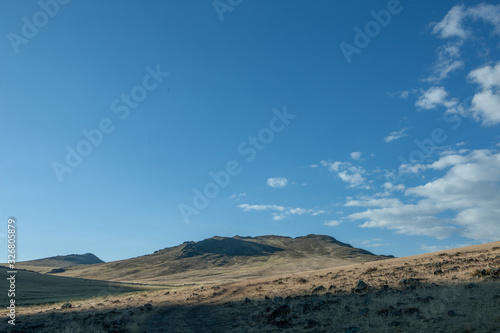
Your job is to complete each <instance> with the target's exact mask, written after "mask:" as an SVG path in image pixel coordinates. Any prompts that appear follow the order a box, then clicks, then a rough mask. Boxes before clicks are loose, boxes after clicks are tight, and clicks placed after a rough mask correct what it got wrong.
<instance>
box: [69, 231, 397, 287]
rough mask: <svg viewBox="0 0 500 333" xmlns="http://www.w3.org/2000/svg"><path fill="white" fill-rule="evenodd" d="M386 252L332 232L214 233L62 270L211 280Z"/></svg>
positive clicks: (132, 278) (127, 278) (95, 275)
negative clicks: (346, 240) (354, 243)
mask: <svg viewBox="0 0 500 333" xmlns="http://www.w3.org/2000/svg"><path fill="white" fill-rule="evenodd" d="M386 258H388V256H377V255H374V254H373V253H370V252H368V251H365V250H362V249H358V248H354V247H352V246H351V245H349V244H345V243H342V242H339V241H337V240H336V239H335V238H333V237H330V236H321V235H308V236H304V237H296V238H291V237H283V236H259V237H240V236H235V237H231V238H228V237H218V236H215V237H212V238H209V239H205V240H202V241H199V242H185V243H183V244H181V245H178V246H175V247H170V248H165V249H163V250H160V251H156V252H155V253H153V254H150V255H145V256H141V257H136V258H132V259H126V260H121V261H115V262H109V263H102V264H97V265H89V266H78V267H71V268H68V269H66V270H65V271H64V272H62V273H60V275H63V276H72V277H80V278H87V279H100V280H107V281H122V282H138V281H139V282H141V283H168V284H202V283H203V284H207V283H220V282H221V281H237V280H240V279H247V278H252V277H263V276H272V275H276V274H280V273H287V272H290V273H291V272H301V271H308V270H313V269H321V268H326V267H336V266H342V265H349V264H353V263H358V262H368V261H374V260H382V259H386Z"/></svg>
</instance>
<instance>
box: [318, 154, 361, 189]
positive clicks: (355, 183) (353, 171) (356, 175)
mask: <svg viewBox="0 0 500 333" xmlns="http://www.w3.org/2000/svg"><path fill="white" fill-rule="evenodd" d="M321 165H322V166H324V167H326V168H328V170H329V171H330V172H335V173H337V176H339V178H340V179H341V180H342V181H343V182H346V183H348V184H349V185H348V186H347V187H348V188H352V187H358V188H365V189H369V188H370V186H369V185H366V178H365V177H363V175H364V174H366V170H365V169H364V168H363V167H360V166H353V165H352V164H351V163H350V162H340V161H336V162H333V163H332V162H328V161H321Z"/></svg>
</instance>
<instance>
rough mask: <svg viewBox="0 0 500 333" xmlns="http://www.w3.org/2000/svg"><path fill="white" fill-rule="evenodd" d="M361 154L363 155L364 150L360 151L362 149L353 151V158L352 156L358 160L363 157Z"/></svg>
mask: <svg viewBox="0 0 500 333" xmlns="http://www.w3.org/2000/svg"><path fill="white" fill-rule="evenodd" d="M361 155H363V153H362V152H360V151H353V152H352V153H351V158H352V159H353V160H355V161H358V160H359V159H360V158H361Z"/></svg>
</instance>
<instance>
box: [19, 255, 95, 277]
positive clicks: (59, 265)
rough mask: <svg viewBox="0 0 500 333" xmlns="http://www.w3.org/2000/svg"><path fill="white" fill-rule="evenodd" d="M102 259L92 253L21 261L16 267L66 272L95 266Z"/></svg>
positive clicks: (45, 271) (39, 270)
mask: <svg viewBox="0 0 500 333" xmlns="http://www.w3.org/2000/svg"><path fill="white" fill-rule="evenodd" d="M103 262H104V261H102V260H101V259H99V258H98V257H96V256H95V255H94V254H92V253H85V254H70V255H65V256H55V257H49V258H43V259H36V260H29V261H21V262H18V263H17V264H16V267H19V268H22V269H27V270H32V271H35V272H39V273H47V272H50V271H52V270H58V271H64V269H65V268H68V267H73V266H79V265H93V264H100V263H103Z"/></svg>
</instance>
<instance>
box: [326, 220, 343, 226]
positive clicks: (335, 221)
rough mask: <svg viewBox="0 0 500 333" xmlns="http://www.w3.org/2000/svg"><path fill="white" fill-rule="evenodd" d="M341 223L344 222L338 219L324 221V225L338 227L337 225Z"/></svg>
mask: <svg viewBox="0 0 500 333" xmlns="http://www.w3.org/2000/svg"><path fill="white" fill-rule="evenodd" d="M340 223H342V222H340V221H337V220H330V221H325V222H324V223H323V225H327V226H329V227H336V226H338V225H339V224H340Z"/></svg>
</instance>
